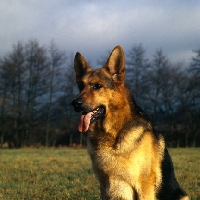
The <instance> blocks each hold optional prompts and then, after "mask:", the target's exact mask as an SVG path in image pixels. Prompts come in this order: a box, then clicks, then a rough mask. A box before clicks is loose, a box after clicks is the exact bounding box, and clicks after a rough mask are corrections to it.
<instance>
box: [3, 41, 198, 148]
mask: <svg viewBox="0 0 200 200" xmlns="http://www.w3.org/2000/svg"><path fill="white" fill-rule="evenodd" d="M126 53H127V56H126V68H127V72H126V74H127V75H126V83H127V85H128V86H129V87H130V89H131V91H132V93H133V95H134V98H135V100H136V102H137V103H138V105H139V106H141V107H142V109H143V110H144V111H145V112H146V113H147V114H148V115H149V116H150V118H151V119H152V120H153V123H154V125H155V128H156V129H157V131H159V132H162V133H163V134H164V136H165V139H166V142H167V145H168V146H171V147H179V146H181V147H190V146H200V122H199V121H200V50H195V51H194V57H192V58H191V62H190V63H189V64H185V63H172V62H170V60H169V59H168V58H167V56H166V55H164V53H163V51H162V49H159V50H156V52H155V54H154V56H153V57H152V58H151V59H147V58H146V54H145V50H144V48H143V46H142V44H136V45H133V48H131V49H130V50H129V51H127V52H126ZM73 59H74V55H73V54H72V53H68V54H67V53H66V52H63V51H61V50H59V48H58V46H57V45H56V44H55V43H54V42H51V43H50V45H49V46H42V45H40V44H39V42H38V41H37V40H30V41H28V42H26V43H22V42H18V43H17V44H15V45H13V47H12V50H11V52H9V53H7V54H5V55H4V56H2V57H1V58H0V147H4V146H5V145H7V146H9V147H15V148H20V147H27V146H35V147H36V146H47V147H49V146H59V145H66V146H67V145H70V146H72V145H73V144H79V145H83V144H85V138H84V137H82V134H79V133H78V132H77V123H78V117H79V114H77V113H75V112H74V111H73V108H72V106H71V105H70V103H71V101H72V99H73V98H74V96H75V95H76V94H77V92H78V91H77V88H76V83H75V75H74V69H73ZM104 61H105V59H104V58H101V60H100V61H97V63H98V64H101V63H103V64H104Z"/></svg>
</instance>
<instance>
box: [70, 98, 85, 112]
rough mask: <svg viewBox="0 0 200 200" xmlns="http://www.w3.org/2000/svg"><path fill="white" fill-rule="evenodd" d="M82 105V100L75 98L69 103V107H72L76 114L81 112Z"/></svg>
mask: <svg viewBox="0 0 200 200" xmlns="http://www.w3.org/2000/svg"><path fill="white" fill-rule="evenodd" d="M82 104H83V100H82V99H81V98H76V99H74V100H73V101H72V102H71V105H72V106H73V107H74V110H75V111H76V112H81V111H82V109H81V108H82Z"/></svg>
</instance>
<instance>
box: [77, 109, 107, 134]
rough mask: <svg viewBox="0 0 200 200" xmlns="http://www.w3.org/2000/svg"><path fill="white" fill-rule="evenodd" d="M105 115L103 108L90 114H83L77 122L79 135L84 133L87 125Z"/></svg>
mask: <svg viewBox="0 0 200 200" xmlns="http://www.w3.org/2000/svg"><path fill="white" fill-rule="evenodd" d="M104 114H105V108H104V107H103V106H100V107H98V108H96V109H95V110H93V111H91V112H83V113H82V115H81V118H80V121H79V126H78V130H79V131H80V132H81V133H85V132H86V131H87V130H88V128H89V125H90V124H92V123H93V122H95V121H97V120H98V119H99V118H101V117H103V116H104Z"/></svg>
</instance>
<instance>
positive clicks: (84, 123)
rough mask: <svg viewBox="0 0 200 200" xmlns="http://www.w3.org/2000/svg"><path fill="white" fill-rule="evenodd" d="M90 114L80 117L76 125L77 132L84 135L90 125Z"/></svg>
mask: <svg viewBox="0 0 200 200" xmlns="http://www.w3.org/2000/svg"><path fill="white" fill-rule="evenodd" d="M91 115H92V112H89V113H87V114H86V115H83V114H82V115H81V118H80V121H79V125H78V130H79V132H81V133H85V132H86V131H87V130H88V128H89V125H90V119H91Z"/></svg>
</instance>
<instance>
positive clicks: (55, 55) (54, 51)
mask: <svg viewBox="0 0 200 200" xmlns="http://www.w3.org/2000/svg"><path fill="white" fill-rule="evenodd" d="M66 59H67V56H66V54H65V53H64V52H61V51H59V50H58V47H57V46H56V45H55V43H54V42H51V45H50V48H49V74H48V77H49V80H48V85H49V86H48V87H49V94H48V104H47V105H48V106H47V123H46V141H45V145H46V146H49V145H50V143H49V142H50V141H49V134H50V124H51V116H52V106H53V101H55V99H56V93H57V92H58V89H59V87H58V85H59V82H60V77H59V76H60V73H61V67H63V64H64V63H65V62H66ZM55 143H56V133H55V131H54V136H53V146H55Z"/></svg>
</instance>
